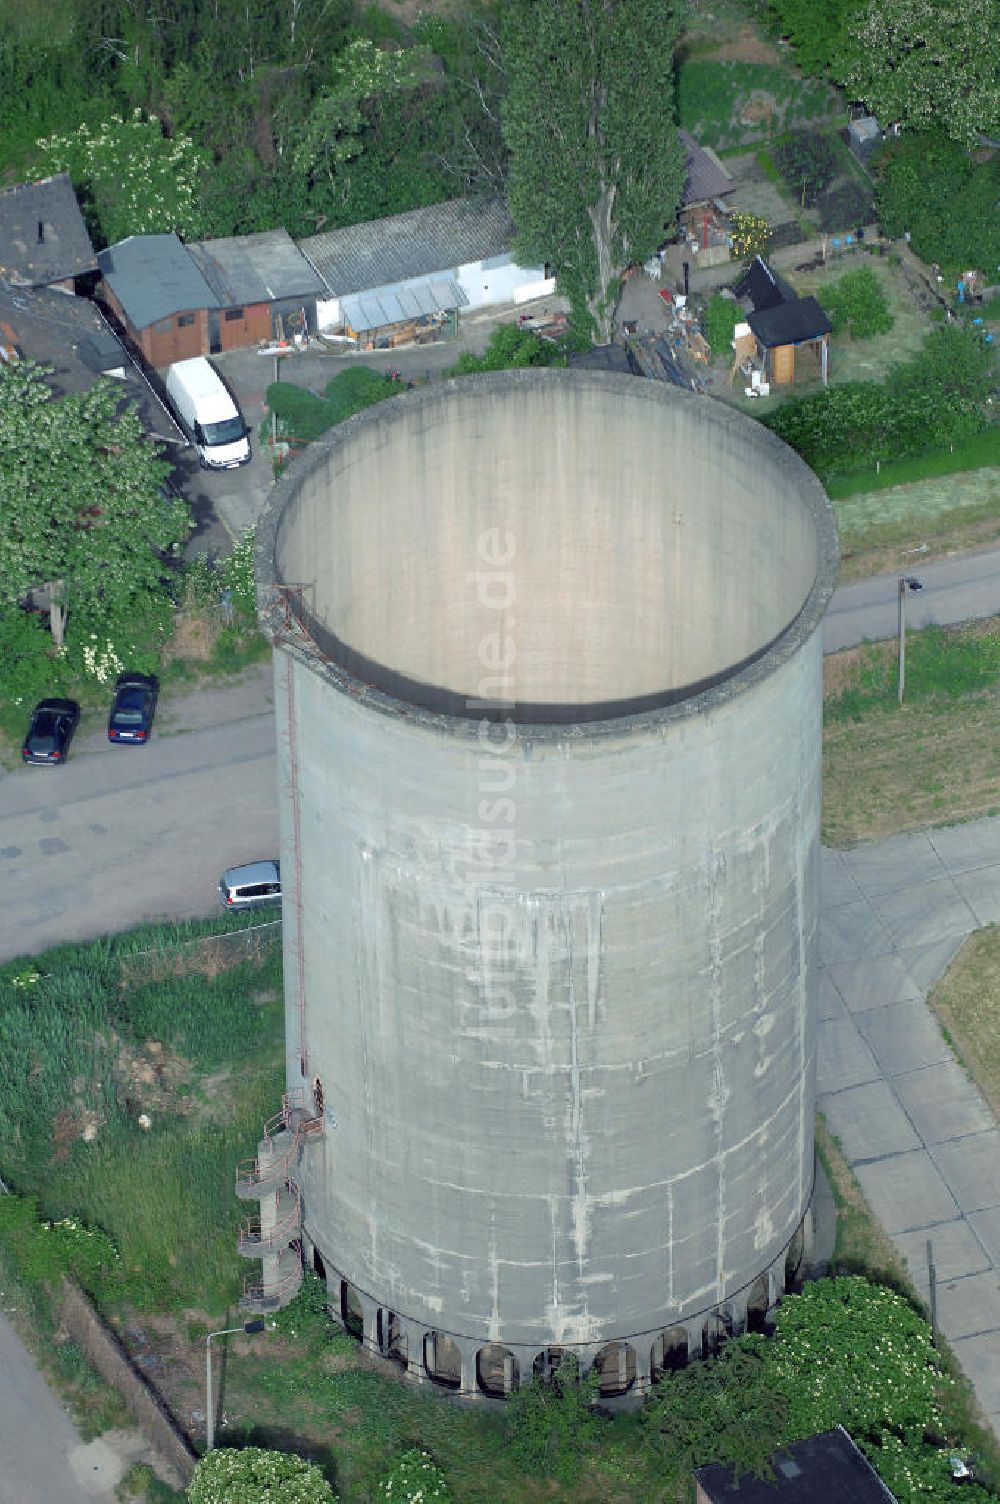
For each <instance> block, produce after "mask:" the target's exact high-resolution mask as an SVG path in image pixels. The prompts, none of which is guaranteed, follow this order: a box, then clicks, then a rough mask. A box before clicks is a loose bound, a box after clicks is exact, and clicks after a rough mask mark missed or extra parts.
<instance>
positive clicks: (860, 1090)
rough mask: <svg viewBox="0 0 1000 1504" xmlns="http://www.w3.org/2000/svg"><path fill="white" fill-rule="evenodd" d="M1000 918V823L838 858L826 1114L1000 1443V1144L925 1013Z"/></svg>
mask: <svg viewBox="0 0 1000 1504" xmlns="http://www.w3.org/2000/svg"><path fill="white" fill-rule="evenodd" d="M998 918H1000V818H996V819H984V820H976V821H972V822H970V823H969V824H966V825H955V826H951V827H949V828H948V829H944V830H930V831H921V832H918V833H912V832H911V833H908V834H906V835H900V836H893V837H892V838H891V839H889V840H887V841H880V842H878V843H875V844H872V845H870V846H860V847H857V848H856V849H855V850H854V851H846V852H838V851H826V850H825V851H824V852H823V865H822V910H821V917H820V962H821V967H822V972H821V988H820V1015H821V1022H820V1040H819V1065H818V1074H819V1105H820V1108H821V1110H822V1111H823V1113H824V1115H825V1117H826V1120H827V1122H828V1123H829V1125H830V1128H831V1130H832V1131H833V1133H834V1134H836V1136H837V1139H838V1140H839V1142H840V1145H841V1147H842V1149H843V1151H844V1154H845V1156H846V1158H847V1161H848V1163H849V1164H850V1165H851V1168H852V1169H853V1171H854V1173H855V1175H856V1176H857V1179H858V1181H859V1183H860V1185H861V1187H862V1189H863V1191H864V1193H865V1195H866V1196H867V1198H868V1201H869V1204H870V1206H871V1208H872V1211H873V1212H874V1214H875V1215H876V1216H877V1217H878V1219H879V1221H880V1222H881V1223H882V1226H883V1227H884V1228H885V1230H886V1232H888V1233H889V1235H890V1236H891V1237H892V1240H893V1242H894V1243H895V1245H896V1247H897V1248H898V1250H899V1252H900V1254H901V1255H902V1256H903V1258H904V1259H905V1260H906V1263H907V1265H908V1267H909V1270H910V1274H911V1276H912V1279H913V1282H914V1284H915V1285H916V1287H917V1289H918V1291H919V1292H920V1293H921V1295H923V1296H924V1298H925V1299H926V1298H927V1294H928V1269H927V1244H928V1242H930V1243H931V1245H932V1249H933V1258H934V1264H935V1268H936V1272H937V1290H938V1321H939V1324H940V1327H941V1331H942V1332H943V1333H944V1335H945V1337H946V1338H947V1339H948V1341H949V1343H950V1344H951V1346H952V1348H953V1349H954V1351H955V1354H956V1356H957V1357H958V1360H959V1362H960V1363H961V1364H962V1367H963V1368H964V1369H965V1372H966V1373H967V1374H968V1376H969V1378H970V1379H971V1381H972V1383H973V1384H974V1385H975V1387H976V1392H977V1394H978V1396H979V1401H980V1404H981V1405H982V1408H983V1410H984V1412H985V1413H986V1415H987V1417H988V1419H989V1421H990V1423H991V1425H992V1426H993V1429H994V1431H995V1432H996V1433H997V1435H998V1436H1000V1129H998V1125H997V1123H996V1121H995V1119H994V1116H993V1113H992V1112H991V1111H990V1109H989V1107H988V1106H987V1105H986V1103H985V1102H984V1101H983V1099H982V1097H981V1095H980V1093H979V1092H978V1090H977V1089H976V1087H975V1086H974V1085H973V1084H972V1082H971V1081H970V1080H969V1078H968V1076H967V1075H966V1074H965V1072H964V1070H963V1069H962V1067H961V1066H960V1065H959V1064H958V1062H957V1061H956V1060H955V1058H954V1055H953V1054H952V1051H951V1049H950V1047H949V1045H948V1042H947V1040H946V1039H945V1038H944V1036H943V1034H942V1032H941V1028H940V1026H939V1024H938V1022H937V1019H936V1017H935V1016H934V1014H933V1012H932V1011H931V1008H930V1006H929V1005H928V1003H927V1001H926V998H927V994H928V993H929V992H930V990H931V988H932V987H933V986H934V985H935V983H936V982H937V981H938V980H939V978H940V977H941V976H942V974H943V973H944V971H945V970H946V968H947V967H948V965H949V964H950V962H951V961H952V959H953V958H954V956H955V955H956V954H957V952H958V950H959V948H960V946H961V944H962V942H963V940H964V939H965V937H966V936H967V935H969V934H971V933H972V931H973V930H976V929H979V928H981V927H982V926H983V925H985V924H991V923H993V922H995V921H996V920H997V919H998Z"/></svg>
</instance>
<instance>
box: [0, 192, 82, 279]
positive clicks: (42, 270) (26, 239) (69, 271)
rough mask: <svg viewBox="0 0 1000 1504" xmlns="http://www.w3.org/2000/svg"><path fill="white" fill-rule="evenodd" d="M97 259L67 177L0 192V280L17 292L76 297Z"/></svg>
mask: <svg viewBox="0 0 1000 1504" xmlns="http://www.w3.org/2000/svg"><path fill="white" fill-rule="evenodd" d="M96 271H97V255H96V253H95V251H94V247H93V244H92V243H91V239H90V235H89V234H88V233H87V226H86V225H85V224H84V222H83V215H82V214H81V213H80V205H79V204H78V203H77V199H76V194H75V193H74V192H73V185H72V183H71V182H70V180H69V174H68V173H65V172H60V173H57V174H56V175H55V176H54V177H50V178H41V179H40V180H39V181H38V182H37V183H19V184H18V185H17V186H16V187H14V188H4V189H2V190H0V278H2V279H3V281H5V282H10V283H13V284H15V285H17V286H19V287H58V288H59V289H60V290H61V291H63V292H76V290H77V281H78V279H79V278H81V277H86V276H87V275H88V274H92V273H94V272H96Z"/></svg>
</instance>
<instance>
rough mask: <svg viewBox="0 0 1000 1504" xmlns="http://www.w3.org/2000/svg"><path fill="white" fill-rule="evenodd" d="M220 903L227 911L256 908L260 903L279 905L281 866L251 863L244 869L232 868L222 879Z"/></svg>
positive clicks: (275, 863)
mask: <svg viewBox="0 0 1000 1504" xmlns="http://www.w3.org/2000/svg"><path fill="white" fill-rule="evenodd" d="M219 900H220V902H221V904H222V906H223V908H224V909H255V908H257V907H258V906H259V905H260V904H265V903H280V902H281V866H280V863H278V862H248V863H247V864H246V866H245V867H230V868H229V870H228V871H227V872H224V873H223V874H222V876H221V877H220V878H219Z"/></svg>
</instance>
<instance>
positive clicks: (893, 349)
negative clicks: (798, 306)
mask: <svg viewBox="0 0 1000 1504" xmlns="http://www.w3.org/2000/svg"><path fill="white" fill-rule="evenodd" d="M859 266H864V267H866V268H869V269H870V270H871V271H872V272H874V274H875V276H876V277H878V279H879V281H880V282H881V283H882V287H883V289H884V291H885V295H886V298H887V299H888V302H889V307H890V309H891V310H892V316H893V320H894V322H893V326H892V328H891V329H890V331H889V333H888V334H877V335H875V336H874V337H873V338H872V339H865V340H853V339H851V338H850V336H849V335H844V334H841V335H836V336H835V337H834V338H833V340H832V341H831V344H830V380H831V381H883V380H884V379H885V376H886V374H887V372H888V371H889V368H890V367H891V366H894V365H897V364H898V363H899V362H900V361H904V360H910V359H912V357H913V356H914V355H916V354H917V352H918V351H919V349H920V347H921V345H922V344H923V342H924V339H925V338H926V336H927V334H928V332H929V330H930V328H931V323H930V320H929V319H928V317H927V314H926V313H924V312H923V310H922V309H920V308H918V307H917V305H916V303H915V302H914V300H913V297H912V295H911V293H910V291H909V288H908V286H907V283H906V280H905V278H904V277H903V274H902V271H901V269H900V268H899V267H898V266H893V265H892V264H891V262H890V261H889V260H888V259H887V258H886V257H880V256H870V255H867V254H866V253H863V252H852V253H850V254H849V255H842V256H831V257H830V258H829V259H828V260H827V262H826V264H825V265H824V266H821V267H818V268H816V269H814V270H810V271H804V272H799V271H796V270H795V269H792V270H791V271H790V273H789V280H790V281H791V282H792V285H793V286H794V288H795V291H796V292H797V293H798V294H799V296H800V297H803V298H805V297H809V296H810V295H812V296H813V297H816V298H818V299H819V301H820V302H821V303H822V301H823V289H824V288H825V287H828V286H829V285H830V283H832V282H836V281H837V280H838V278H840V277H842V276H843V275H844V273H845V272H849V271H856V270H857V268H858V267H859Z"/></svg>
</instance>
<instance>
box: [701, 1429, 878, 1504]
mask: <svg viewBox="0 0 1000 1504" xmlns="http://www.w3.org/2000/svg"><path fill="white" fill-rule="evenodd" d="M771 1467H772V1470H773V1473H774V1476H773V1477H772V1478H757V1477H755V1476H754V1475H753V1474H752V1473H744V1474H742V1475H741V1476H740V1477H737V1478H734V1477H733V1470H732V1468H731V1467H724V1466H723V1465H722V1464H721V1463H713V1464H712V1466H711V1467H700V1468H698V1469H697V1470H696V1471H695V1475H694V1478H695V1499H696V1501H697V1504H896V1498H895V1495H894V1494H892V1493H891V1492H890V1491H889V1489H887V1488H886V1486H885V1484H884V1483H883V1482H882V1480H881V1478H880V1477H879V1475H878V1473H877V1472H876V1471H875V1469H874V1468H873V1467H872V1465H871V1463H870V1462H869V1461H868V1458H867V1457H866V1456H865V1455H864V1453H863V1452H862V1451H860V1450H859V1449H858V1447H856V1446H855V1444H854V1442H853V1441H852V1440H851V1438H850V1436H849V1435H848V1434H847V1432H846V1431H845V1430H844V1428H843V1426H836V1427H835V1428H834V1429H833V1430H832V1431H823V1432H821V1433H820V1434H819V1435H818V1436H807V1437H806V1439H805V1440H804V1441H796V1442H793V1444H792V1445H791V1446H789V1447H785V1448H783V1449H782V1451H780V1452H776V1453H775V1455H774V1456H773V1457H772V1458H771Z"/></svg>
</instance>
